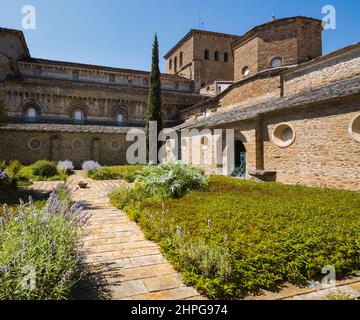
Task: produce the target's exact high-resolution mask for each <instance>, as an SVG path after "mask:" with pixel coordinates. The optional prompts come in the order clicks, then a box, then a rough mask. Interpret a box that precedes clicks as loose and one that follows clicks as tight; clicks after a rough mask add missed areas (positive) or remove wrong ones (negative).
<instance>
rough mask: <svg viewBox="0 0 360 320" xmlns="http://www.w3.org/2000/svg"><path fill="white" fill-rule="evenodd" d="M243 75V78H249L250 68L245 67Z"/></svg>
mask: <svg viewBox="0 0 360 320" xmlns="http://www.w3.org/2000/svg"><path fill="white" fill-rule="evenodd" d="M242 74H243V76H244V77H247V76H248V75H249V74H250V68H249V67H247V66H246V67H244V68H243V69H242Z"/></svg>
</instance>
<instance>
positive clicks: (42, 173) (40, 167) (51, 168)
mask: <svg viewBox="0 0 360 320" xmlns="http://www.w3.org/2000/svg"><path fill="white" fill-rule="evenodd" d="M32 170H33V174H34V175H35V176H39V177H43V178H50V177H54V176H56V175H57V174H58V169H57V165H56V164H55V163H54V162H51V161H48V160H40V161H37V162H36V163H34V164H33V165H32Z"/></svg>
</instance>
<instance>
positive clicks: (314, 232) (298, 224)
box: [110, 177, 360, 298]
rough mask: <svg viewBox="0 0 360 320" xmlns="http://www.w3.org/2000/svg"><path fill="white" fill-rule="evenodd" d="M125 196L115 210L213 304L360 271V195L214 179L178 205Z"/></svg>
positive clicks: (113, 197) (171, 201) (115, 196)
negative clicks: (332, 271)
mask: <svg viewBox="0 0 360 320" xmlns="http://www.w3.org/2000/svg"><path fill="white" fill-rule="evenodd" d="M134 192H135V193H136V192H137V191H134ZM119 194H121V193H120V191H115V192H114V193H113V194H112V195H111V197H110V198H111V200H112V203H113V204H114V205H118V206H119V207H123V208H124V210H125V211H126V212H127V213H128V214H129V215H130V216H131V217H132V218H133V219H134V220H136V221H137V222H139V224H140V226H141V227H142V228H143V230H144V231H145V233H146V235H147V236H148V238H149V239H152V240H155V241H157V242H158V243H159V245H160V246H161V248H162V249H163V251H164V252H165V254H166V256H167V258H168V259H169V260H170V261H171V262H172V263H173V264H174V265H175V266H176V268H177V269H178V270H179V271H181V272H182V273H183V275H184V276H185V280H186V282H187V283H188V284H190V285H193V286H194V287H195V288H197V289H198V290H200V291H201V292H202V293H204V294H205V295H207V296H208V297H209V298H239V297H243V296H244V295H247V294H249V293H258V292H259V291H260V290H262V289H268V290H276V289H279V288H280V287H281V285H283V284H284V283H286V282H290V283H293V284H297V285H305V284H306V283H307V281H310V280H320V279H322V277H324V275H322V274H321V270H322V268H323V267H324V266H327V265H332V266H334V267H335V268H336V272H337V276H338V277H343V276H347V275H349V274H351V273H352V271H354V270H358V269H359V268H360V194H359V193H355V192H349V191H342V190H331V189H322V188H307V187H302V186H286V185H281V184H275V183H270V184H258V183H253V182H249V181H243V180H237V179H232V178H225V177H213V178H212V179H211V182H210V188H209V190H208V191H193V192H190V193H188V194H187V195H185V196H184V197H183V198H180V199H168V200H160V199H154V198H153V199H144V197H143V196H140V197H138V198H139V199H140V200H137V196H136V194H135V195H130V193H129V191H126V193H122V196H123V197H122V199H121V201H119V197H118V195H119ZM126 198H128V199H130V201H129V200H128V202H127V203H126Z"/></svg>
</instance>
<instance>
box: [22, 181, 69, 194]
mask: <svg viewBox="0 0 360 320" xmlns="http://www.w3.org/2000/svg"><path fill="white" fill-rule="evenodd" d="M63 183H65V182H63V181H35V182H33V184H32V185H31V186H28V187H23V188H21V189H23V190H28V191H32V192H34V193H38V194H44V195H46V194H49V193H51V192H52V191H53V190H54V189H56V187H57V186H58V185H61V184H63Z"/></svg>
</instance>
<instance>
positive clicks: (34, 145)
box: [29, 139, 41, 150]
mask: <svg viewBox="0 0 360 320" xmlns="http://www.w3.org/2000/svg"><path fill="white" fill-rule="evenodd" d="M29 148H30V149H32V150H40V148H41V142H40V140H39V139H31V140H30V141H29Z"/></svg>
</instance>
